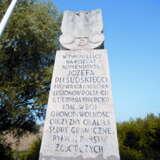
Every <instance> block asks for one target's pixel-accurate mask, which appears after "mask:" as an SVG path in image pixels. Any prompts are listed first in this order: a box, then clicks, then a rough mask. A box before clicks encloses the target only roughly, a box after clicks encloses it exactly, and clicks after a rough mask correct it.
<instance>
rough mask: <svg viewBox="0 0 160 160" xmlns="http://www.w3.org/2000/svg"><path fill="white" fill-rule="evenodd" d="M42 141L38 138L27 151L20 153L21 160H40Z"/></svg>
mask: <svg viewBox="0 0 160 160" xmlns="http://www.w3.org/2000/svg"><path fill="white" fill-rule="evenodd" d="M40 144H41V139H40V138H37V140H35V141H34V142H33V143H32V144H31V146H30V147H29V149H28V150H27V151H21V152H19V153H18V159H19V160H38V158H39V150H40Z"/></svg>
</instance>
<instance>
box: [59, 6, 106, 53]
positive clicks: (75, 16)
mask: <svg viewBox="0 0 160 160" xmlns="http://www.w3.org/2000/svg"><path fill="white" fill-rule="evenodd" d="M61 30H62V35H61V36H60V43H61V45H62V46H63V47H64V48H67V49H71V50H75V49H91V48H97V47H99V46H100V45H101V44H102V43H103V41H104V35H103V33H102V31H103V21H102V13H101V10H99V9H97V10H93V11H89V12H86V11H80V12H72V11H65V12H64V16H63V21H62V26H61Z"/></svg>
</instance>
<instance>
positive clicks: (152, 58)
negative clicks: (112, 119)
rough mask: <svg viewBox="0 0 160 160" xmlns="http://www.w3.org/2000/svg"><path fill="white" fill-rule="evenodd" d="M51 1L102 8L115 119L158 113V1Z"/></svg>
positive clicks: (61, 7) (66, 5)
mask: <svg viewBox="0 0 160 160" xmlns="http://www.w3.org/2000/svg"><path fill="white" fill-rule="evenodd" d="M53 2H54V4H55V5H56V6H57V8H58V9H59V10H60V11H64V10H90V9H96V8H101V9H102V11H103V17H104V31H105V37H106V42H105V47H106V48H107V49H108V51H109V62H110V73H111V78H112V88H113V98H114V103H115V108H116V116H117V120H118V121H124V120H129V119H130V118H137V117H144V116H146V115H147V113H155V114H158V113H160V1H159V0H54V1H53Z"/></svg>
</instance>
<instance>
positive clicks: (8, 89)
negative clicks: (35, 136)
mask: <svg viewBox="0 0 160 160" xmlns="http://www.w3.org/2000/svg"><path fill="white" fill-rule="evenodd" d="M9 2H10V1H8V0H4V1H0V17H2V15H3V14H4V11H5V10H6V6H7V5H6V4H9ZM59 18H60V16H59V14H58V12H57V10H56V9H55V7H54V6H53V4H50V6H48V4H47V3H38V2H36V3H35V2H34V1H33V0H23V1H19V2H18V5H17V7H16V8H15V11H14V13H13V15H12V17H11V19H10V21H9V23H8V26H7V28H6V30H5V32H4V34H3V36H2V37H1V39H0V77H1V78H0V132H4V131H8V130H9V131H10V130H12V131H14V132H15V133H16V134H15V135H21V134H22V133H24V132H25V131H35V129H36V128H35V124H36V121H37V119H38V118H43V116H44V113H45V112H44V111H45V110H44V109H45V106H46V103H47V95H48V90H49V84H50V79H51V72H52V66H53V63H54V55H55V51H56V50H57V49H58V42H57V37H58V35H59Z"/></svg>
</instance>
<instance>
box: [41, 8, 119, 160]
mask: <svg viewBox="0 0 160 160" xmlns="http://www.w3.org/2000/svg"><path fill="white" fill-rule="evenodd" d="M61 30H62V35H61V36H60V43H61V45H62V49H61V50H60V51H57V54H56V60H55V65H54V70H53V76H52V81H51V89H50V93H49V101H48V108H47V113H46V119H45V125H44V130H43V138H42V144H41V150H40V160H120V157H119V149H118V141H117V129H116V121H115V114H114V108H113V101H112V91H111V80H110V75H109V65H108V57H107V50H105V49H103V42H104V35H103V20H102V13H101V10H93V11H89V12H86V11H80V12H72V11H65V12H64V16H63V21H62V26H61ZM100 48H101V49H100Z"/></svg>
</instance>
